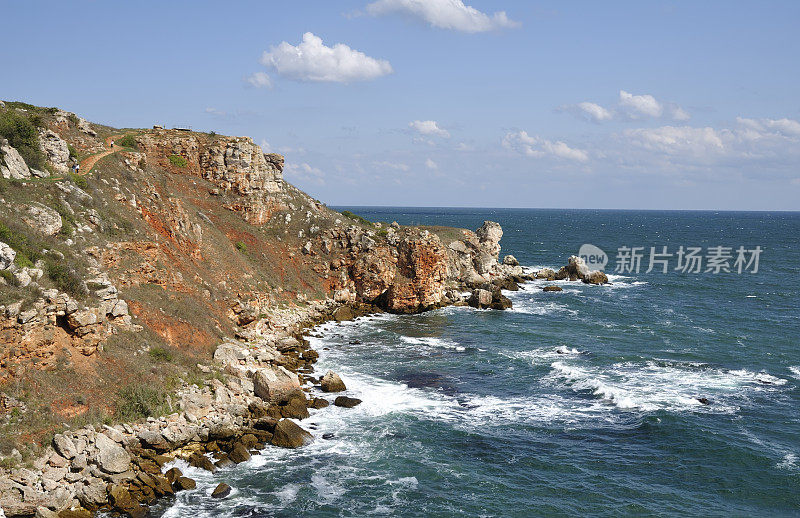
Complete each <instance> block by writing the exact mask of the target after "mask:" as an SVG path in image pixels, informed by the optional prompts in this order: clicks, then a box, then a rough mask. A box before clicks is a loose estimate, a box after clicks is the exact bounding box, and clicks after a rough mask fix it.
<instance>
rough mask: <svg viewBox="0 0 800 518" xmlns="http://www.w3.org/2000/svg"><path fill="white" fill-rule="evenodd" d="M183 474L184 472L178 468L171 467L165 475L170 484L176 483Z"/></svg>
mask: <svg viewBox="0 0 800 518" xmlns="http://www.w3.org/2000/svg"><path fill="white" fill-rule="evenodd" d="M182 476H183V472H182V471H181V470H180V469H178V468H175V467H173V468H169V469H168V470H167V472H166V473H164V477H166V479H167V482H169V483H170V484H174V483H175V481H176V480H178V479H179V478H180V477H182Z"/></svg>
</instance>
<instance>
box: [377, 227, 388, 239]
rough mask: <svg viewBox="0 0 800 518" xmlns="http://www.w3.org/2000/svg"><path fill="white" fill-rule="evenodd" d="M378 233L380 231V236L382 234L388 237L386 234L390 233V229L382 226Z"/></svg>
mask: <svg viewBox="0 0 800 518" xmlns="http://www.w3.org/2000/svg"><path fill="white" fill-rule="evenodd" d="M377 233H378V235H379V236H381V237H386V236H387V235H388V234H389V231H388V230H386V229H385V228H382V229H380V230H378V232H377Z"/></svg>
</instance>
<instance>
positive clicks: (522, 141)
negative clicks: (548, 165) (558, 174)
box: [503, 131, 589, 162]
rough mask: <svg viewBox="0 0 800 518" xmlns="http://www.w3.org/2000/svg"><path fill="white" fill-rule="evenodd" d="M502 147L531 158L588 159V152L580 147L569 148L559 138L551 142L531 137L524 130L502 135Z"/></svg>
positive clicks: (586, 160) (584, 160)
mask: <svg viewBox="0 0 800 518" xmlns="http://www.w3.org/2000/svg"><path fill="white" fill-rule="evenodd" d="M503 147H505V148H506V149H510V150H513V151H516V152H518V153H522V154H524V155H526V156H529V157H533V158H562V159H565V160H575V161H578V162H588V161H589V154H588V153H587V152H586V151H584V150H582V149H577V148H571V147H569V146H568V145H567V144H565V143H564V142H561V141H560V140H557V141H555V142H553V141H551V140H547V139H543V138H540V137H531V136H530V135H528V133H527V132H526V131H518V132H512V133H507V134H506V136H505V137H503Z"/></svg>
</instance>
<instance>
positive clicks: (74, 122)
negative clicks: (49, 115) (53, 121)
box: [67, 113, 79, 126]
mask: <svg viewBox="0 0 800 518" xmlns="http://www.w3.org/2000/svg"><path fill="white" fill-rule="evenodd" d="M67 119H69V121H70V122H71V123H72V125H73V126H77V125H78V122H79V121H78V116H77V115H75V114H74V113H70V114H69V115H67Z"/></svg>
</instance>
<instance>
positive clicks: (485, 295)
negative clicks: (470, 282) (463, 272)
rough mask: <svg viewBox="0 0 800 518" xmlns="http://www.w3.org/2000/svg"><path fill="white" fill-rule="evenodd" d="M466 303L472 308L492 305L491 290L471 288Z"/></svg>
mask: <svg viewBox="0 0 800 518" xmlns="http://www.w3.org/2000/svg"><path fill="white" fill-rule="evenodd" d="M468 303H469V305H470V306H472V307H473V308H479V309H480V308H488V307H489V306H491V305H492V292H491V291H489V290H484V289H481V288H476V289H474V290H472V296H470V298H469V301H468Z"/></svg>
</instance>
